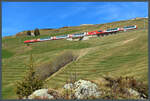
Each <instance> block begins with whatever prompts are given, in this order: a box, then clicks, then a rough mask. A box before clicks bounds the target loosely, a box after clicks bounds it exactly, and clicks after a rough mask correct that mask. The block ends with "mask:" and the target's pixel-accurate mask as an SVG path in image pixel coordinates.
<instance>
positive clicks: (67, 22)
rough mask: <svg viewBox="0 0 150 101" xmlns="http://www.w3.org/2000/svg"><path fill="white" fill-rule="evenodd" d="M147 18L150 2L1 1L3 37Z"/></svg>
mask: <svg viewBox="0 0 150 101" xmlns="http://www.w3.org/2000/svg"><path fill="white" fill-rule="evenodd" d="M135 17H148V2H2V37H4V36H10V35H14V34H16V33H18V32H21V31H25V30H34V29H35V28H39V29H43V28H60V27H63V26H79V25H80V24H102V23H108V22H114V21H120V20H127V19H132V18H135Z"/></svg>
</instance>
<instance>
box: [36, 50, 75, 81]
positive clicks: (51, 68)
mask: <svg viewBox="0 0 150 101" xmlns="http://www.w3.org/2000/svg"><path fill="white" fill-rule="evenodd" d="M76 58H77V57H76V56H74V55H73V53H72V52H71V51H66V52H63V53H62V54H61V55H59V56H57V57H56V58H54V60H53V61H51V62H50V63H48V64H44V65H41V66H39V67H38V69H37V70H36V73H37V74H38V75H39V77H40V79H46V78H47V77H49V76H51V75H52V74H53V73H55V72H57V71H58V70H59V69H60V68H61V67H64V66H65V65H66V64H68V63H70V62H71V61H73V60H75V59H76Z"/></svg>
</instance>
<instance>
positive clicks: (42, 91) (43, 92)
mask: <svg viewBox="0 0 150 101" xmlns="http://www.w3.org/2000/svg"><path fill="white" fill-rule="evenodd" d="M47 91H48V89H39V90H36V91H34V92H33V93H32V94H31V95H30V96H29V97H28V99H35V97H40V98H47V99H53V98H54V97H53V96H52V95H50V94H48V93H47Z"/></svg>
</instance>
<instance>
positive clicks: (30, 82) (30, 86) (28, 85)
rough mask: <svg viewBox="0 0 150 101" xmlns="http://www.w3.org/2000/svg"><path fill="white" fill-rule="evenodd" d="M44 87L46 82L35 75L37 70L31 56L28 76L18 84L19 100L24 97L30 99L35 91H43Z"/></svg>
mask: <svg viewBox="0 0 150 101" xmlns="http://www.w3.org/2000/svg"><path fill="white" fill-rule="evenodd" d="M43 85H44V81H43V80H41V79H39V77H38V76H37V75H35V69H34V66H33V59H32V54H31V56H30V65H29V70H28V71H27V75H26V76H25V77H24V79H23V80H21V81H18V82H17V83H16V94H17V95H18V97H19V99H22V98H23V97H26V98H28V96H29V95H31V94H32V93H33V92H34V91H35V90H38V89H41V88H42V87H43Z"/></svg>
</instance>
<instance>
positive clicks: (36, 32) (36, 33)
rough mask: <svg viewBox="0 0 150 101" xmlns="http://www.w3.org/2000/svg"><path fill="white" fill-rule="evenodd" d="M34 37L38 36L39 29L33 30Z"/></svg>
mask: <svg viewBox="0 0 150 101" xmlns="http://www.w3.org/2000/svg"><path fill="white" fill-rule="evenodd" d="M34 35H35V36H38V35H40V31H39V29H38V28H36V29H35V30H34Z"/></svg>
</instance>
